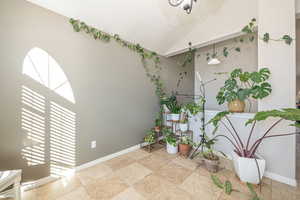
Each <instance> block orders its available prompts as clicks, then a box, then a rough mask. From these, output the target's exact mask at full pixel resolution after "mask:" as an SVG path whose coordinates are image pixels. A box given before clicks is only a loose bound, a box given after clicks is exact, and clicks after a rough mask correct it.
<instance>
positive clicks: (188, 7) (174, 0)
mask: <svg viewBox="0 0 300 200" xmlns="http://www.w3.org/2000/svg"><path fill="white" fill-rule="evenodd" d="M168 1H169V4H170V5H171V6H173V7H178V6H180V5H181V4H183V3H184V2H185V1H186V0H168ZM189 1H190V3H189V4H185V5H183V10H185V11H186V13H187V14H190V13H191V12H192V9H193V3H194V2H197V0H189Z"/></svg>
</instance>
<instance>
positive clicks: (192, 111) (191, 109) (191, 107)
mask: <svg viewBox="0 0 300 200" xmlns="http://www.w3.org/2000/svg"><path fill="white" fill-rule="evenodd" d="M201 105H202V101H199V103H196V102H192V103H187V104H185V105H184V106H183V107H182V110H183V111H184V112H187V113H188V114H189V115H192V116H195V115H197V114H198V113H199V112H201V111H202V106H201Z"/></svg>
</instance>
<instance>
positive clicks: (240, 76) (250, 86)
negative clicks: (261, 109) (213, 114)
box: [216, 68, 272, 105]
mask: <svg viewBox="0 0 300 200" xmlns="http://www.w3.org/2000/svg"><path fill="white" fill-rule="evenodd" d="M270 74H271V72H270V70H269V69H268V68H262V69H260V70H259V71H258V72H243V71H242V69H240V68H238V69H235V70H233V71H232V72H231V73H230V76H229V78H228V79H227V80H226V81H225V83H224V86H223V87H221V88H220V90H219V92H218V94H217V97H216V98H217V101H218V104H219V105H221V104H223V103H225V101H227V102H231V101H234V100H237V99H238V100H241V101H245V100H246V99H248V98H254V99H263V98H265V97H267V96H268V95H269V94H270V93H271V91H272V89H271V85H270V84H269V83H268V82H267V80H268V79H269V77H270Z"/></svg>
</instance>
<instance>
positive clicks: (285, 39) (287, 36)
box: [282, 35, 293, 45]
mask: <svg viewBox="0 0 300 200" xmlns="http://www.w3.org/2000/svg"><path fill="white" fill-rule="evenodd" d="M282 39H283V40H284V42H285V43H286V44H288V45H291V44H292V42H293V38H292V37H291V36H289V35H284V36H282Z"/></svg>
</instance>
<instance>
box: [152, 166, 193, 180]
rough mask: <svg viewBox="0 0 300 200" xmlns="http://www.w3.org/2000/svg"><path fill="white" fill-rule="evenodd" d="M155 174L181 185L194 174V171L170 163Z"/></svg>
mask: <svg viewBox="0 0 300 200" xmlns="http://www.w3.org/2000/svg"><path fill="white" fill-rule="evenodd" d="M155 173H156V174H158V175H159V176H161V177H162V178H164V179H166V180H167V181H169V182H171V183H173V184H176V185H179V184H181V183H182V182H183V181H184V180H185V179H186V178H187V177H188V176H189V175H191V174H192V171H191V170H189V169H186V168H184V167H182V166H180V165H177V164H175V163H174V162H170V163H168V164H167V165H165V166H163V167H162V168H161V169H159V170H157V171H156V172H155Z"/></svg>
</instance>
